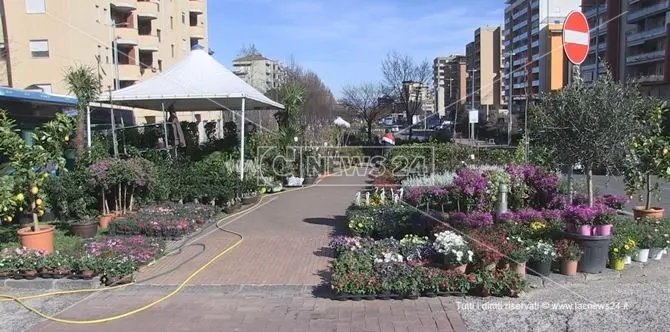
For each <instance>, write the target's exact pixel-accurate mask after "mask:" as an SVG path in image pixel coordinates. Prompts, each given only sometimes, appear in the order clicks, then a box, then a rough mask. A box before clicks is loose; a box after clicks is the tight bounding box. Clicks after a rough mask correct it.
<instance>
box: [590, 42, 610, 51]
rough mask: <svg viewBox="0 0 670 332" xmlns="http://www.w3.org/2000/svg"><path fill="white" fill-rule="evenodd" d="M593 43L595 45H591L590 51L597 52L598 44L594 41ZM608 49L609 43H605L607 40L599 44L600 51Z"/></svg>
mask: <svg viewBox="0 0 670 332" xmlns="http://www.w3.org/2000/svg"><path fill="white" fill-rule="evenodd" d="M591 44H593V45H592V46H591V47H589V54H590V53H595V52H596V45H595V42H592V43H591ZM606 49H607V43H605V42H601V43H600V44H598V52H603V51H605V50H606Z"/></svg>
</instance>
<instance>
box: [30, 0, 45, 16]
mask: <svg viewBox="0 0 670 332" xmlns="http://www.w3.org/2000/svg"><path fill="white" fill-rule="evenodd" d="M44 2H45V0H26V13H28V14H44V13H46V12H47V7H46V4H45V3H44Z"/></svg>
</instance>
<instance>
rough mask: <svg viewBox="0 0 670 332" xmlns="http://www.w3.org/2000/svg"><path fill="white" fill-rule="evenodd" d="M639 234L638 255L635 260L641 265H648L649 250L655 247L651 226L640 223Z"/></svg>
mask: <svg viewBox="0 0 670 332" xmlns="http://www.w3.org/2000/svg"><path fill="white" fill-rule="evenodd" d="M638 227H639V233H638V236H637V255H635V256H634V257H633V260H634V261H636V262H640V263H646V262H647V260H649V250H650V249H651V248H652V246H653V245H654V242H655V241H654V234H652V231H653V229H652V228H651V227H650V225H649V224H646V223H644V222H638Z"/></svg>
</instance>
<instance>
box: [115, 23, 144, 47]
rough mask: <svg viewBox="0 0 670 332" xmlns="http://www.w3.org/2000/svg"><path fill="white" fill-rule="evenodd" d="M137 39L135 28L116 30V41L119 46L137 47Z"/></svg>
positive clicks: (119, 28)
mask: <svg viewBox="0 0 670 332" xmlns="http://www.w3.org/2000/svg"><path fill="white" fill-rule="evenodd" d="M138 37H139V34H138V32H137V29H135V28H126V27H117V28H116V40H117V43H118V44H119V45H137V40H138V39H139V38H138Z"/></svg>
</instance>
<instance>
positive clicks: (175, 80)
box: [100, 45, 284, 179]
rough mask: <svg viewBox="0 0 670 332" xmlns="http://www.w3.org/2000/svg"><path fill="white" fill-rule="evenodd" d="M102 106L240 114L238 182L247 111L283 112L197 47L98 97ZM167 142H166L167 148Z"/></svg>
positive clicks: (242, 164)
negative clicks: (152, 74) (153, 73)
mask: <svg viewBox="0 0 670 332" xmlns="http://www.w3.org/2000/svg"><path fill="white" fill-rule="evenodd" d="M100 101H101V102H112V103H114V104H115V105H123V106H129V107H135V108H143V109H150V110H157V111H163V112H165V110H166V108H171V109H173V110H174V111H176V112H191V111H221V110H224V109H225V110H231V111H232V110H237V109H239V110H240V111H241V113H242V114H241V115H242V117H241V118H242V125H241V126H240V137H241V139H240V155H241V156H240V178H242V179H244V140H245V137H244V135H245V133H244V119H245V118H246V117H245V111H246V109H247V108H250V109H283V108H284V106H283V105H282V104H280V103H277V102H275V101H273V100H271V99H270V98H268V97H266V96H265V95H263V93H261V92H260V91H258V90H256V89H255V88H253V87H252V86H251V85H249V84H247V83H246V82H244V81H243V80H242V79H241V78H239V77H237V75H235V74H233V73H232V72H231V71H230V70H228V69H227V68H226V67H225V66H223V65H222V64H220V63H219V62H218V61H216V60H215V59H214V58H213V57H212V56H210V55H209V54H208V53H207V52H206V51H205V50H204V49H203V47H202V46H200V45H196V46H194V47H193V50H192V51H191V53H190V54H189V55H188V56H187V57H186V58H184V59H183V60H181V61H180V62H178V63H177V64H175V65H174V66H173V67H172V68H170V69H168V70H167V71H164V72H162V73H161V74H159V75H157V76H155V77H152V78H150V79H148V80H146V81H143V82H140V83H138V84H135V85H132V86H129V87H127V88H123V89H120V90H116V91H113V92H112V93H111V96H110V94H109V93H105V94H103V95H101V96H100ZM167 143H168V142H166V144H167Z"/></svg>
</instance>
